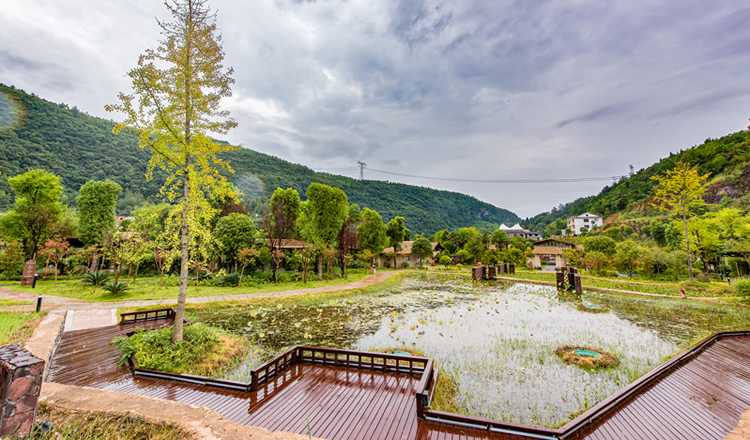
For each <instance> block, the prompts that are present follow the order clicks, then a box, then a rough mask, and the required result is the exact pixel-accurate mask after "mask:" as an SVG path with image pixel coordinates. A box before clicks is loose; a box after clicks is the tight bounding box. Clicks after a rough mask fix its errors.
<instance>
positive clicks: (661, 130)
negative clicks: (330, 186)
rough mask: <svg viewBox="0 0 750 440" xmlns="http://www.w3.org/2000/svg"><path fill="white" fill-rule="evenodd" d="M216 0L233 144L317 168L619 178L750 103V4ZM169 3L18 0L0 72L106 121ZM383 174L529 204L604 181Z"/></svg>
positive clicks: (543, 203) (7, 14)
mask: <svg viewBox="0 0 750 440" xmlns="http://www.w3.org/2000/svg"><path fill="white" fill-rule="evenodd" d="M68 1H69V2H71V3H68ZM211 6H212V8H213V9H214V10H216V11H218V25H219V27H220V29H221V32H222V34H223V37H224V48H225V51H226V54H227V59H226V62H225V65H227V66H233V67H234V69H235V74H234V77H235V79H236V84H235V85H234V87H233V91H234V96H233V97H232V98H231V99H229V100H227V102H226V107H227V108H228V109H230V110H231V111H232V114H233V116H234V117H235V118H236V119H237V121H238V122H239V127H238V128H237V129H236V130H233V131H232V132H230V133H229V135H228V137H227V138H228V140H230V141H232V142H233V143H237V144H240V143H241V144H243V145H244V146H246V147H249V148H253V149H255V150H258V151H262V152H265V153H268V154H272V155H274V156H277V157H281V158H283V159H287V160H290V161H292V162H294V163H302V164H305V165H309V166H311V167H313V168H318V169H334V168H346V167H355V164H356V161H357V160H364V161H366V162H367V163H368V166H369V167H371V168H373V169H380V170H384V171H390V172H394V173H402V174H412V175H421V176H440V177H452V178H467V177H469V178H485V179H497V178H503V177H506V178H528V179H534V178H546V177H574V176H578V177H586V176H599V175H602V174H603V175H610V174H611V175H620V174H624V173H626V172H627V165H628V164H630V163H632V164H633V165H635V166H636V168H641V167H644V166H648V165H650V163H653V162H654V161H656V160H658V159H659V158H660V157H664V156H667V155H668V154H669V152H670V151H676V150H679V149H681V148H686V147H687V146H689V145H694V144H695V143H697V142H700V141H702V140H703V139H705V138H707V137H718V136H721V135H723V134H726V133H729V132H731V131H736V130H739V129H742V128H744V126H745V125H746V119H747V117H748V114H747V112H748V111H747V109H748V108H750V84H749V83H748V81H747V80H746V77H747V72H748V71H750V26H747V22H748V21H749V20H750V8H748V5H747V4H746V2H744V1H742V0H727V1H724V2H706V1H705V0H681V1H677V0H654V1H649V2H633V1H630V0H543V1H528V0H516V1H513V0H467V1H457V0H452V1H449V0H345V1H344V0H340V1H339V0H326V1H306V0H256V1H254V2H239V1H237V0H211ZM164 14H165V11H164V8H163V5H162V4H161V3H160V2H153V1H149V0H133V1H132V2H95V1H94V0H67V1H66V2H54V1H52V0H27V1H25V2H12V3H10V4H9V5H7V7H6V8H5V10H4V14H3V15H2V16H0V72H2V76H3V78H2V79H0V80H2V82H4V83H12V84H15V85H16V86H17V87H23V88H24V89H26V90H28V91H30V92H34V93H36V94H38V95H40V96H43V97H45V98H48V99H52V100H56V101H58V102H59V101H64V102H67V103H69V104H71V105H77V106H78V107H79V108H81V109H84V110H86V111H88V112H90V113H92V114H96V115H97V116H103V117H106V118H110V117H113V115H109V114H106V113H104V112H102V111H101V108H102V107H103V105H104V104H105V103H111V102H113V100H114V99H115V96H116V94H117V92H119V91H127V87H128V83H127V79H126V78H124V74H125V72H127V70H128V69H129V68H132V67H133V66H134V64H135V62H136V60H137V56H138V54H139V53H142V52H143V50H144V49H145V48H147V47H154V45H155V42H156V41H157V39H158V28H157V27H156V26H155V25H154V20H153V17H155V16H158V17H160V18H164ZM29 17H34V18H33V19H30V18H29ZM112 17H115V18H112ZM134 30H135V31H134ZM72 90H74V92H73V91H72ZM354 173H356V172H354ZM354 173H353V174H352V175H354ZM384 176H386V175H377V173H375V172H373V173H372V174H370V175H368V177H369V178H377V177H384ZM387 177H388V180H391V181H395V180H398V181H400V182H404V183H414V184H419V185H431V186H435V187H438V188H441V189H449V190H458V191H463V192H468V193H470V194H472V195H475V196H477V197H479V198H480V199H482V200H486V201H489V202H491V203H494V204H496V205H498V206H502V207H505V208H509V209H511V210H514V211H516V212H518V214H520V215H522V216H529V215H533V214H535V213H537V212H539V211H542V210H547V209H549V208H551V207H552V206H557V205H558V204H559V203H561V202H566V201H569V200H572V199H575V198H576V197H580V196H585V195H590V194H591V193H594V192H596V191H597V190H598V189H599V188H600V186H596V184H591V183H589V184H586V185H573V184H571V185H567V186H563V185H558V186H557V187H555V188H548V187H547V188H544V187H541V186H514V187H500V186H492V185H465V184H452V183H448V182H440V181H430V180H424V179H422V180H420V179H410V178H396V177H395V176H390V175H388V176H387Z"/></svg>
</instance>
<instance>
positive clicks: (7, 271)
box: [0, 241, 24, 280]
mask: <svg viewBox="0 0 750 440" xmlns="http://www.w3.org/2000/svg"><path fill="white" fill-rule="evenodd" d="M23 264H24V260H23V248H22V247H21V243H19V242H17V241H13V242H11V243H9V244H8V245H7V246H6V247H5V249H3V250H2V251H0V272H2V274H3V276H4V278H5V279H6V280H10V279H12V278H13V277H15V276H18V275H20V274H21V271H22V270H23Z"/></svg>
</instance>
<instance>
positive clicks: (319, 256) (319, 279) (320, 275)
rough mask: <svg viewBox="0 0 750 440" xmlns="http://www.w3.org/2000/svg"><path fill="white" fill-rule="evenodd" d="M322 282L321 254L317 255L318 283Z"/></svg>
mask: <svg viewBox="0 0 750 440" xmlns="http://www.w3.org/2000/svg"><path fill="white" fill-rule="evenodd" d="M322 280H323V253H322V252H321V253H320V255H318V281H322Z"/></svg>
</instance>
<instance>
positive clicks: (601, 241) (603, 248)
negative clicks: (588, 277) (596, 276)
mask: <svg viewBox="0 0 750 440" xmlns="http://www.w3.org/2000/svg"><path fill="white" fill-rule="evenodd" d="M583 243H584V244H583V247H584V249H585V250H586V253H587V254H588V253H589V252H601V253H603V254H604V255H606V256H608V257H611V256H613V255H614V254H615V251H616V249H615V247H616V246H617V243H616V242H615V241H614V240H613V239H611V238H610V237H607V236H605V235H597V236H594V237H588V238H586V240H585V241H584V242H583Z"/></svg>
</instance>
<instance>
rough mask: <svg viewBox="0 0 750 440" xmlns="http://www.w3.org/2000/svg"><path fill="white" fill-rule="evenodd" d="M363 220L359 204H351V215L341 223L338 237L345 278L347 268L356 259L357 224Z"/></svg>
mask: <svg viewBox="0 0 750 440" xmlns="http://www.w3.org/2000/svg"><path fill="white" fill-rule="evenodd" d="M361 221H362V212H361V211H360V210H359V205H351V206H349V215H348V216H347V217H346V220H344V223H342V224H341V230H340V231H339V235H338V237H337V238H336V242H337V243H338V245H339V249H338V257H339V261H340V263H341V276H342V277H344V278H346V268H347V266H348V265H349V263H350V262H351V261H352V260H353V259H354V251H355V250H356V249H357V247H358V243H359V237H358V236H357V226H358V225H359V222H361Z"/></svg>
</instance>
